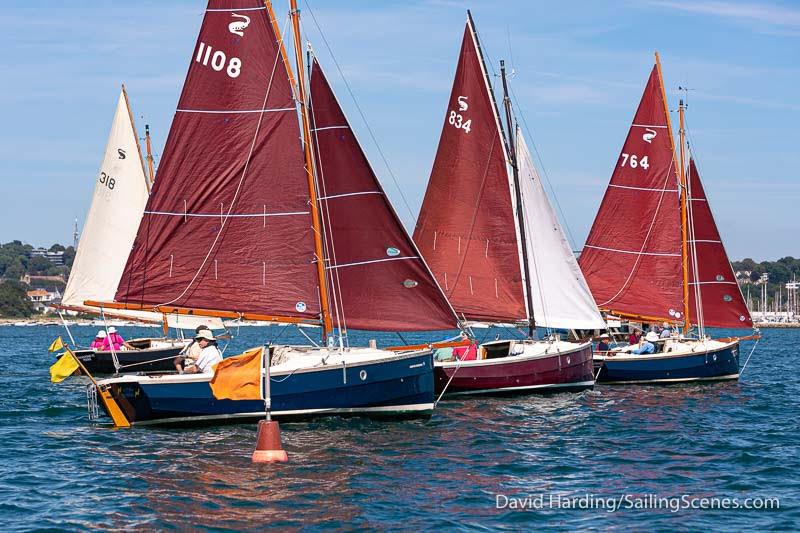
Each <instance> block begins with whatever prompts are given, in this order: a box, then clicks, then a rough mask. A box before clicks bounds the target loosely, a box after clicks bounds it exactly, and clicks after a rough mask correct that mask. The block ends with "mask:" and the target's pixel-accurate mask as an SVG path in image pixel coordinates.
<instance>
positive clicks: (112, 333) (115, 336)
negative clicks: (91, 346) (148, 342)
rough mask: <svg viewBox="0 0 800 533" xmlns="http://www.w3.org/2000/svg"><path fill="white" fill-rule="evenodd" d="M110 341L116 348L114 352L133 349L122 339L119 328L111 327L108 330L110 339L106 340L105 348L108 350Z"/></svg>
mask: <svg viewBox="0 0 800 533" xmlns="http://www.w3.org/2000/svg"><path fill="white" fill-rule="evenodd" d="M108 341H111V344H112V345H113V346H114V351H117V350H121V349H123V348H126V349H128V350H132V349H133V346H131V345H130V344H128V343H127V342H125V339H123V338H122V335H120V334H119V333H117V328H115V327H114V326H111V327H110V328H108V337H107V338H106V342H105V346H106V348H105V349H106V350H108V349H109V348H108V346H109V342H108Z"/></svg>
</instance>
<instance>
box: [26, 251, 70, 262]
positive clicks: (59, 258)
mask: <svg viewBox="0 0 800 533" xmlns="http://www.w3.org/2000/svg"><path fill="white" fill-rule="evenodd" d="M28 257H30V258H34V257H44V258H45V259H47V260H48V261H50V262H51V263H53V264H54V265H56V266H64V252H51V251H50V250H48V249H46V248H34V249H33V250H31V251H30V252H28Z"/></svg>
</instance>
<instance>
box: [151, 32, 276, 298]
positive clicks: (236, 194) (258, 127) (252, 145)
mask: <svg viewBox="0 0 800 533" xmlns="http://www.w3.org/2000/svg"><path fill="white" fill-rule="evenodd" d="M288 24H289V19H288V18H287V20H286V23H285V24H284V27H283V32H282V33H281V37H280V40H281V41H283V34H284V33H285V32H286V27H287V26H288ZM280 57H281V47H280V46H278V50H277V53H276V55H275V61H274V62H273V65H272V73H271V74H270V77H269V83H268V84H267V89H266V92H265V94H264V103H263V104H262V105H261V109H265V108H266V107H267V100H268V99H269V94H270V91H271V90H272V82H273V80H274V78H275V70H276V68H277V66H278V60H279V59H280ZM263 119H264V113H259V115H258V122H257V124H256V128H255V132H254V134H253V140H252V142H251V143H250V150H249V152H248V154H247V159H246V160H245V163H244V168H243V169H242V175H241V177H240V178H239V183H238V184H237V186H236V191H235V192H234V195H233V199H232V200H231V204H230V206H229V207H228V212H227V213H226V214H225V216H224V217H223V218H222V222H221V223H220V227H219V230H218V231H217V234H216V236H215V237H214V242H212V243H211V246H210V247H209V249H208V252H207V253H206V256H205V258H203V262H202V263H201V264H200V266H199V267H198V268H197V271H196V272H195V274H194V276H193V277H192V279H191V280H190V281H189V283H188V284H187V285H186V287H185V288H184V289H183V291H182V292H181V293H180V294H179V295H178V296H176V297H175V298H173V299H172V300H169V301H167V302H164V303H161V304H157V305H156V307H158V306H162V305H170V304H173V303H175V302H177V301H178V300H180V299H181V298H183V297H184V296H185V295H186V293H187V292H188V291H189V289H190V288H191V287H192V285H194V282H195V281H197V278H198V276H199V275H200V273H201V272H202V271H203V269H204V268H205V265H206V263H208V259H209V258H210V257H211V253H212V252H213V251H214V248H216V246H217V242H218V241H219V238H220V236H221V235H222V233H223V231H224V230H225V228H226V226H227V222H228V219H229V218H230V215H231V212H232V211H233V207H234V205H236V202H237V200H238V198H239V193H240V191H241V188H242V184H243V183H244V179H245V176H246V175H247V169H248V168H249V165H250V160H251V158H252V156H253V151H254V150H255V146H256V141H257V140H258V134H259V132H260V130H261V122H262V121H263Z"/></svg>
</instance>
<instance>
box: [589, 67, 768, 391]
mask: <svg viewBox="0 0 800 533" xmlns="http://www.w3.org/2000/svg"><path fill="white" fill-rule="evenodd" d="M684 110H685V106H684V104H683V101H682V100H681V102H680V105H679V116H680V133H679V137H680V144H679V147H678V148H679V149H678V152H679V153H678V155H676V147H675V142H674V139H673V136H672V128H671V124H670V117H669V110H668V107H667V100H666V92H665V90H664V82H663V77H662V75H661V64H660V61H659V58H658V54H656V64H655V66H654V67H653V69H652V71H651V73H650V77H649V80H648V82H647V86H646V88H645V91H644V95H643V96H642V100H641V102H640V103H639V107H638V109H637V111H636V115H635V117H634V119H633V123H632V125H631V128H630V130H629V132H628V137H627V139H626V140H625V144H624V146H623V148H622V153H621V154H620V158H619V160H618V162H617V166H616V167H615V169H614V173H613V174H612V176H611V182H610V183H609V185H608V189H607V190H606V193H605V196H604V197H603V201H602V203H601V205H600V209H599V211H598V213H597V217H596V218H595V221H594V225H593V226H592V230H591V232H590V233H589V237H588V238H587V240H586V245H585V247H584V249H583V252H582V253H581V256H580V265H581V268H582V270H583V273H584V275H585V276H586V280H587V281H588V282H589V286H590V287H591V289H592V294H593V295H594V297H595V299H596V301H597V304H598V306H599V307H600V308H601V309H602V310H604V311H606V312H607V313H609V314H613V315H616V316H619V317H623V318H627V319H629V320H631V321H638V322H644V323H651V324H653V323H657V324H661V323H666V324H667V325H670V324H671V325H672V329H671V334H670V335H669V336H668V337H667V336H665V338H657V339H656V338H653V336H652V335H651V336H650V341H648V342H647V343H645V342H643V343H642V346H628V347H625V348H616V349H613V350H610V351H607V352H603V353H597V354H596V355H595V366H596V369H597V371H598V372H599V373H598V381H600V382H612V383H653V382H656V383H670V382H681V381H695V380H729V379H737V378H738V377H739V341H740V340H743V339H744V338H752V337H742V338H725V339H712V338H711V337H710V336H709V335H708V334H707V332H706V327H721V328H752V327H753V321H752V319H751V317H750V313H749V312H748V309H747V305H746V304H745V302H744V298H743V297H742V293H741V291H740V289H739V286H738V283H737V281H736V277H735V276H734V273H733V270H732V268H731V265H730V262H729V260H728V256H727V254H726V253H725V248H724V246H723V244H722V240H721V238H720V234H719V231H718V229H717V226H716V223H715V221H714V217H713V215H712V213H711V209H710V207H709V202H708V198H707V197H706V194H705V191H704V189H703V186H702V183H701V181H700V175H699V173H698V171H697V167H696V164H695V162H694V159H693V158H692V157H689V160H688V164H687V161H686V159H687V158H686V154H687V147H686V142H685V128H684ZM681 326H682V327H683V331H682V333H681V332H680V327H681ZM639 352H642V353H639Z"/></svg>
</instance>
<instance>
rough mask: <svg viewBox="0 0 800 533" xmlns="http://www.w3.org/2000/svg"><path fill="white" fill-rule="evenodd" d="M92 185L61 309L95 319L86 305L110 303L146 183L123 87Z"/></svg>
mask: <svg viewBox="0 0 800 533" xmlns="http://www.w3.org/2000/svg"><path fill="white" fill-rule="evenodd" d="M96 179H97V181H96V182H95V186H94V195H93V196H92V204H91V206H90V207H89V213H88V214H87V215H86V222H85V223H84V226H83V231H82V232H81V240H80V245H79V246H78V250H77V252H76V254H75V261H74V262H73V265H72V270H71V272H70V276H69V281H68V282H67V287H66V289H65V290H64V297H63V299H62V305H64V306H65V307H69V308H79V309H84V310H86V311H87V312H95V313H97V312H99V309H97V308H92V307H87V306H86V305H84V302H85V301H86V300H95V301H107V302H110V301H112V300H113V299H114V294H115V293H116V290H117V285H118V284H119V281H120V278H121V277H122V271H123V269H124V268H125V262H126V261H127V259H128V254H129V253H130V251H131V246H132V245H133V240H134V238H135V237H136V231H137V229H138V228H139V222H140V221H141V219H142V214H143V213H144V208H145V204H147V197H148V179H147V175H146V174H145V170H144V164H143V161H142V156H141V152H140V150H139V143H138V140H137V137H136V129H135V126H134V124H133V117H132V116H131V113H130V109H129V106H128V98H127V95H126V93H125V88H124V87H123V88H122V90H121V91H120V95H119V100H118V101H117V111H116V114H115V115H114V122H113V123H112V125H111V133H110V134H109V136H108V143H107V144H106V150H105V153H104V155H103V162H102V164H101V165H100V170H99V172H98V174H97V178H96ZM113 314H114V315H115V316H124V317H129V318H131V319H136V320H144V321H148V322H161V320H162V315H161V314H159V313H150V312H146V311H128V310H114V311H113ZM168 322H169V325H170V327H180V328H182V329H191V328H194V327H196V326H197V325H198V324H201V323H203V324H207V325H209V326H213V327H214V329H217V328H221V327H222V323H221V321H220V320H219V319H216V318H215V319H211V318H205V317H189V316H177V315H176V316H172V315H170V316H169V317H168ZM211 322H213V323H214V324H211Z"/></svg>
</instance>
